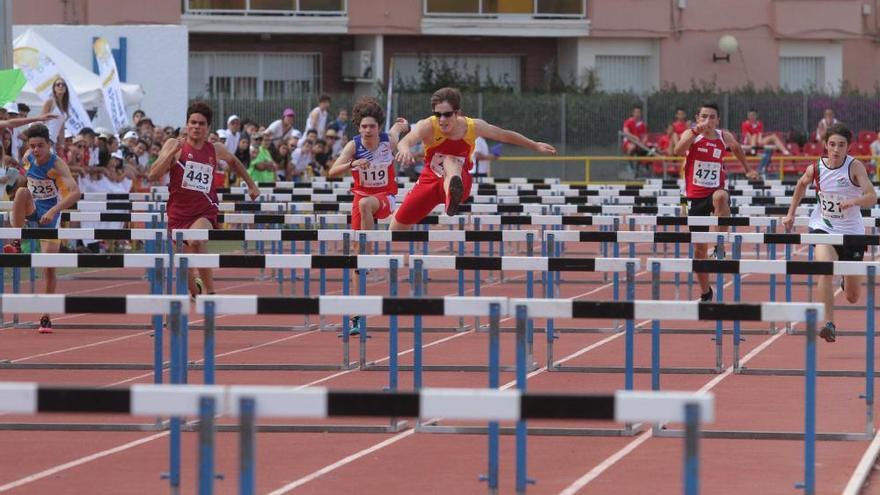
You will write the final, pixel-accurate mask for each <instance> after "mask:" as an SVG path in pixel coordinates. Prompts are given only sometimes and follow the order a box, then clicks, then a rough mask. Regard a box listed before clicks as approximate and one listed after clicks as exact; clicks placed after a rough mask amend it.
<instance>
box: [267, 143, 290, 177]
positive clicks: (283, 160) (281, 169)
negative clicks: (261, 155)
mask: <svg viewBox="0 0 880 495" xmlns="http://www.w3.org/2000/svg"><path fill="white" fill-rule="evenodd" d="M270 151H274V152H273V153H272V159H273V160H274V161H275V170H277V176H278V180H287V169H288V167H289V166H290V146H288V145H287V143H285V142H282V143H281V144H279V145H278V148H273V149H271V150H270Z"/></svg>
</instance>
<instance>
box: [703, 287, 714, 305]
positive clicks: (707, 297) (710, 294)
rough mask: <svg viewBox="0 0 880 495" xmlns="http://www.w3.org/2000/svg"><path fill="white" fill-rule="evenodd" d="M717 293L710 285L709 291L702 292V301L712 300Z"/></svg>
mask: <svg viewBox="0 0 880 495" xmlns="http://www.w3.org/2000/svg"><path fill="white" fill-rule="evenodd" d="M714 295H715V291H713V290H712V288H711V287H709V292H706V293H705V294H700V302H712V297H713V296H714Z"/></svg>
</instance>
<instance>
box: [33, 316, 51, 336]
mask: <svg viewBox="0 0 880 495" xmlns="http://www.w3.org/2000/svg"><path fill="white" fill-rule="evenodd" d="M37 332H39V333H52V320H50V319H49V315H43V316H42V317H40V329H39V330H37Z"/></svg>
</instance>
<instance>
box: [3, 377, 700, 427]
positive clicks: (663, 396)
mask: <svg viewBox="0 0 880 495" xmlns="http://www.w3.org/2000/svg"><path fill="white" fill-rule="evenodd" d="M203 397H211V398H213V399H214V401H215V404H216V413H217V414H222V415H227V416H238V415H239V412H240V411H239V404H240V400H241V399H245V398H248V399H252V400H253V401H254V403H255V408H254V411H255V415H256V416H257V417H263V418H267V417H272V418H280V417H287V418H289V417H297V418H329V417H352V416H355V417H361V416H367V417H419V418H425V419H427V418H438V417H442V418H447V419H468V420H492V421H505V420H511V421H516V420H530V419H580V420H613V421H619V422H656V423H665V422H684V421H685V417H684V415H685V413H684V411H685V405H687V404H695V405H697V406H698V407H699V408H700V421H701V422H707V423H708V422H712V421H714V396H713V395H712V394H709V393H695V392H647V391H626V390H620V391H617V392H615V393H611V394H557V393H541V392H520V391H519V390H493V389H462V388H424V389H421V390H419V391H412V392H410V391H395V392H391V391H358V390H331V389H327V388H324V387H307V388H298V387H281V386H245V385H235V386H222V385H211V386H206V385H152V384H137V385H132V386H131V387H129V388H97V387H62V386H52V385H43V384H37V383H29V382H0V413H7V414H9V413H11V414H38V413H98V414H101V413H103V414H129V415H135V416H155V415H159V416H195V415H198V414H199V412H200V411H199V401H200V399H201V398H203Z"/></svg>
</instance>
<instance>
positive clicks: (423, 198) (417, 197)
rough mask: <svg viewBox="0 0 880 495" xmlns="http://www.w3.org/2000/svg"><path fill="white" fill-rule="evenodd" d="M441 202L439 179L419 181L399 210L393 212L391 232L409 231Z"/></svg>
mask: <svg viewBox="0 0 880 495" xmlns="http://www.w3.org/2000/svg"><path fill="white" fill-rule="evenodd" d="M442 202H443V183H442V182H440V180H439V179H436V180H425V179H424V178H421V179H419V182H418V183H416V185H415V187H413V188H412V191H410V192H409V194H407V195H406V199H405V200H404V201H403V204H402V205H400V208H398V209H397V211H396V212H394V218H393V219H392V220H391V230H409V229H411V228H412V226H413V225H415V224H417V223H419V222H421V221H422V220H423V219H424V218H425V217H426V216H428V213H431V210H433V209H434V207H435V206H437V205H438V204H440V203H442Z"/></svg>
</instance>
